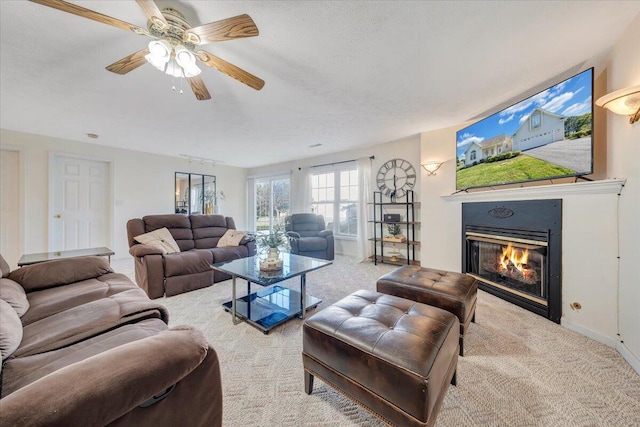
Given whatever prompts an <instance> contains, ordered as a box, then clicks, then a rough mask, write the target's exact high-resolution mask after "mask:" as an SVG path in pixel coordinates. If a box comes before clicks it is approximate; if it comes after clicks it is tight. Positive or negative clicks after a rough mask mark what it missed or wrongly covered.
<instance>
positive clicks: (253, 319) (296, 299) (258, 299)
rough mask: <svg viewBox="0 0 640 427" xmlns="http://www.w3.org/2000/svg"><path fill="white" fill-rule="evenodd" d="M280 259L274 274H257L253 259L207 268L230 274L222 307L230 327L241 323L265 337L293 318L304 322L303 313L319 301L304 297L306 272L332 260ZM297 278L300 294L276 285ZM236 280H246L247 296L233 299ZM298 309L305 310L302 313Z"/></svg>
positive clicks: (302, 257)
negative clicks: (228, 297) (255, 289)
mask: <svg viewBox="0 0 640 427" xmlns="http://www.w3.org/2000/svg"><path fill="white" fill-rule="evenodd" d="M280 257H281V258H282V259H283V261H284V262H283V269H282V270H280V271H278V272H261V271H260V266H259V261H260V259H259V257H257V256H252V257H248V258H241V259H237V260H233V261H227V262H220V263H216V264H213V265H212V266H211V268H213V269H215V270H218V271H220V272H222V273H226V274H229V275H231V278H232V284H231V289H232V295H231V301H227V302H225V303H224V304H223V307H224V309H225V310H226V311H228V312H230V313H231V318H232V321H233V324H234V325H237V324H238V323H240V322H243V321H244V322H247V323H249V324H250V325H252V326H254V327H256V328H257V329H259V330H261V331H262V332H263V333H265V334H268V333H269V331H270V330H271V329H273V328H275V327H276V326H278V325H281V324H282V323H284V322H286V321H288V320H290V319H292V318H294V317H296V316H299V317H300V318H302V319H303V320H304V316H305V312H306V311H307V310H309V309H311V308H314V307H316V306H317V305H318V304H320V303H321V302H322V300H320V299H318V298H316V297H314V296H311V295H307V293H306V286H307V273H308V272H310V271H314V270H317V269H319V268H322V267H326V266H327V265H330V264H332V261H327V260H323V259H318V258H311V257H305V256H301V255H295V254H288V253H282V254H280ZM297 276H300V292H298V291H296V290H293V289H290V288H287V287H284V286H280V285H277V283H280V282H282V281H284V280H288V279H291V278H294V277H297ZM238 277H239V278H241V279H244V280H246V281H247V295H246V296H244V297H241V298H237V292H236V282H237V278H238ZM251 283H256V284H258V285H260V286H263V287H265V289H263V290H260V291H258V292H253V293H252V292H251ZM301 307H305V310H302V309H301ZM252 312H253V314H254V315H253V316H252ZM260 316H261V317H260Z"/></svg>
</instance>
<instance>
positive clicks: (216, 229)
mask: <svg viewBox="0 0 640 427" xmlns="http://www.w3.org/2000/svg"><path fill="white" fill-rule="evenodd" d="M189 218H190V219H191V227H192V229H193V238H194V240H195V247H196V249H211V248H215V247H216V246H218V241H220V238H221V237H222V236H224V233H226V232H227V230H228V229H230V228H231V229H235V224H233V223H232V224H231V225H232V227H229V225H230V224H229V223H228V221H227V218H225V217H224V216H223V215H191V216H190V217H189ZM229 219H230V218H229Z"/></svg>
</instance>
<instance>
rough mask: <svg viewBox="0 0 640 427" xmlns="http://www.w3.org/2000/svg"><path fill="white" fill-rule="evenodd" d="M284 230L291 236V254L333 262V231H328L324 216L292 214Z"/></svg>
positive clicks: (287, 219)
mask: <svg viewBox="0 0 640 427" xmlns="http://www.w3.org/2000/svg"><path fill="white" fill-rule="evenodd" d="M284 229H285V231H286V232H287V236H289V242H290V244H291V253H293V254H297V255H304V256H308V257H313V258H322V259H327V260H332V259H333V257H334V250H333V231H331V230H327V229H326V227H325V224H324V217H323V216H322V215H315V214H309V213H303V214H292V215H289V216H287V217H286V218H285V221H284Z"/></svg>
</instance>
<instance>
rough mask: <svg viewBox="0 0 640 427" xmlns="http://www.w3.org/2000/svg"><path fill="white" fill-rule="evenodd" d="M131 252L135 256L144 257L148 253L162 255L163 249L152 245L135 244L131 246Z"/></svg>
mask: <svg viewBox="0 0 640 427" xmlns="http://www.w3.org/2000/svg"><path fill="white" fill-rule="evenodd" d="M129 253H130V254H131V256H134V257H143V256H146V255H162V254H163V253H164V252H162V249H160V248H157V247H155V246H151V245H133V246H131V247H130V248H129Z"/></svg>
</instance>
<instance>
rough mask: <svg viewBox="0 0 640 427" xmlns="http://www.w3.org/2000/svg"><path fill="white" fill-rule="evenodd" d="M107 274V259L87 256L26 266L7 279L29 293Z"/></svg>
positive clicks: (110, 271)
mask: <svg viewBox="0 0 640 427" xmlns="http://www.w3.org/2000/svg"><path fill="white" fill-rule="evenodd" d="M107 273H113V270H112V269H111V266H110V265H109V261H107V258H104V257H99V256H87V257H81V258H68V259H57V260H54V261H47V262H41V263H38V264H31V265H27V266H24V267H21V268H19V269H17V270H13V271H12V272H11V274H9V279H11V280H13V281H14V282H18V283H19V284H20V285H22V287H23V288H24V290H25V292H27V293H29V292H33V291H38V290H40V289H47V288H51V287H53V286H60V285H68V284H70V283H75V282H79V281H81V280H87V279H93V278H96V277H100V276H102V275H104V274H107Z"/></svg>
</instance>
